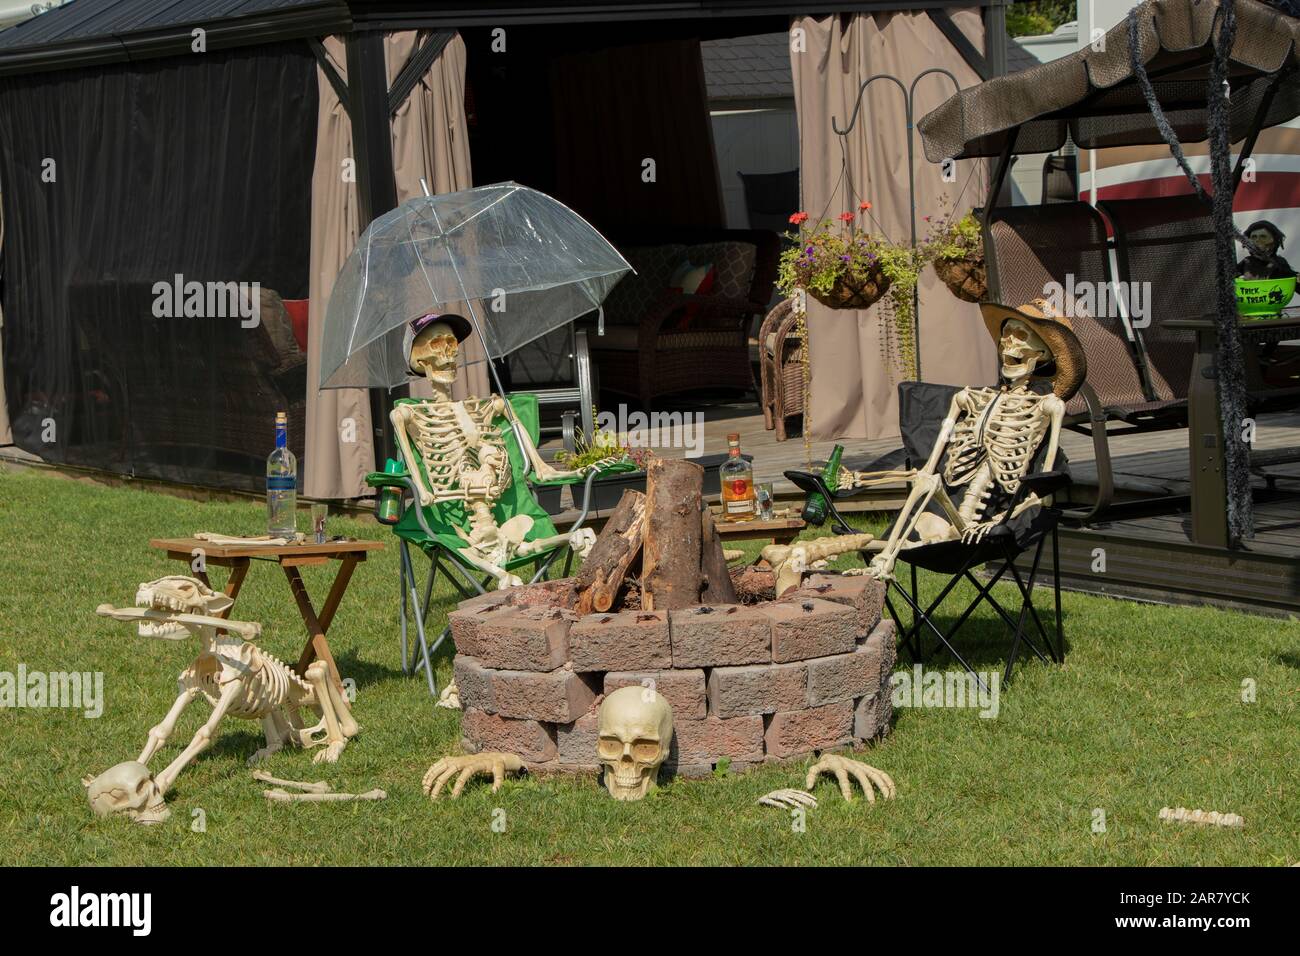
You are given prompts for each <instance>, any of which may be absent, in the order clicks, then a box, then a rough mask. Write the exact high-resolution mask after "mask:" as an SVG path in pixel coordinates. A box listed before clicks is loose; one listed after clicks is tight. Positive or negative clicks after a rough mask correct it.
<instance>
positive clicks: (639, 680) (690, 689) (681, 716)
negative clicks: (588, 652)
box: [604, 668, 708, 720]
mask: <svg viewBox="0 0 1300 956" xmlns="http://www.w3.org/2000/svg"><path fill="white" fill-rule="evenodd" d="M620 687H653V688H654V690H655V692H656V693H659V694H662V695H663V696H664V699H665V700H667V701H668V704H669V706H670V707H672V709H673V720H701V719H703V718H704V717H705V716H706V715H707V713H708V711H707V710H706V707H705V694H704V671H702V670H700V669H699V668H692V669H689V670H672V671H665V670H660V671H610V672H609V673H608V674H606V675H605V685H604V690H605V693H606V694H610V693H613V692H614V691H616V690H618V689H619V688H620Z"/></svg>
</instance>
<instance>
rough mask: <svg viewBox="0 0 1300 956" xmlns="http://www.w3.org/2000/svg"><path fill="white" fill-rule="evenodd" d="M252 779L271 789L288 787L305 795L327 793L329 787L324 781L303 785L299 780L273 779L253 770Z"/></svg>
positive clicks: (262, 772) (265, 773) (264, 773)
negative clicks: (267, 785) (268, 785)
mask: <svg viewBox="0 0 1300 956" xmlns="http://www.w3.org/2000/svg"><path fill="white" fill-rule="evenodd" d="M253 779H254V780H258V781H260V782H262V783H269V784H271V786H273V787H289V788H290V789H292V790H302V791H305V792H307V793H329V792H330V790H331V787H330V785H329V784H328V783H326V782H325V781H324V780H317V781H316V782H315V783H304V782H303V781H301V780H281V779H280V778H279V777H273V776H271V775H270V774H269V773H267V772H266V771H265V770H254V771H253Z"/></svg>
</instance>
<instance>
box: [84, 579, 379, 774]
mask: <svg viewBox="0 0 1300 956" xmlns="http://www.w3.org/2000/svg"><path fill="white" fill-rule="evenodd" d="M135 601H136V607H133V608H115V607H113V606H111V605H109V604H101V605H100V606H99V607H98V608H97V609H96V613H97V614H100V615H102V616H104V617H111V618H113V619H114V620H118V621H129V622H137V623H138V624H139V633H140V635H141V636H142V637H154V638H158V639H161V640H169V641H178V640H184V639H185V638H186V637H189V636H195V637H198V638H199V640H200V641H201V642H202V645H203V649H202V651H201V652H200V654H199V656H198V657H197V658H195V659H194V662H193V663H192V664H190V666H189V667H187V668H186V669H185V670H184V671H183V672H182V673H181V675H180V679H179V681H178V684H179V690H180V692H179V694H178V695H177V697H176V700H175V702H174V703H173V704H172V707H171V710H169V711H168V712H167V716H166V717H164V718H163V720H162V722H161V723H160V724H158V725H157V726H156V727H154V728H153V729H152V730H150V731H149V739H148V741H146V743H145V746H144V749H143V750H142V751H141V752H140V756H139V758H138V760H137V761H136V763H138V764H141V765H146V766H147V765H148V763H149V761H150V759H152V757H153V756H154V754H156V753H157V752H158V751H159V750H160V749H161V748H162V747H163V745H164V744H166V742H167V740H168V738H169V737H171V735H172V731H173V730H174V729H175V727H176V722H177V721H178V720H179V719H180V716H181V714H182V713H183V712H184V711H185V708H186V707H187V706H189V704H190V702H191V701H193V700H195V699H196V698H198V697H204V698H206V699H207V701H208V703H209V704H211V705H212V714H211V716H210V717H209V718H208V719H207V721H206V722H205V723H204V724H203V726H202V727H200V728H199V729H198V731H197V732H196V733H195V734H194V737H193V739H191V740H190V743H189V745H188V746H187V747H186V748H185V749H184V750H182V751H181V753H180V754H179V755H178V756H177V757H176V759H175V760H173V761H172V762H171V763H170V764H168V765H167V767H166V769H164V770H163V771H162V772H161V773H159V774H158V775H157V777H156V778H155V779H154V781H153V782H154V784H155V785H156V787H157V793H158V795H159V796H161V795H162V794H165V793H166V792H167V791H168V789H170V787H171V785H172V784H173V783H174V782H175V780H176V777H177V776H179V775H180V773H181V771H182V770H184V769H185V768H186V767H187V766H189V765H190V764H191V763H192V762H193V761H194V760H195V759H196V758H197V757H198V756H199V754H201V753H202V752H203V751H204V750H206V749H207V748H208V747H210V746H211V745H212V741H213V739H214V738H215V737H216V733H217V727H218V725H219V724H220V723H221V721H222V719H223V718H225V717H227V716H230V717H241V718H244V719H247V720H254V719H256V720H261V722H262V729H263V730H264V731H265V732H266V746H265V747H262V748H261V749H260V750H258V751H257V752H256V753H254V754H253V755H252V757H250V758H249V760H248V762H249V764H250V765H251V764H254V763H257V762H259V761H260V760H263V759H264V758H266V757H268V756H270V755H271V754H273V753H275V752H276V751H277V750H279V749H281V748H282V747H283V746H284V745H285V744H294V745H295V746H298V747H316V746H322V745H323V746H324V749H323V750H322V751H321V752H320V753H318V754H317V755H316V758H315V759H316V762H317V763H320V762H326V763H333V762H335V761H336V760H338V758H339V755H340V754H341V753H342V752H343V748H344V747H345V746H347V742H348V739H349V738H351V737H353V736H355V735H356V733H357V724H356V721H354V720H353V719H352V713H351V711H350V709H349V708H348V704H347V701H346V700H345V699H344V698H343V697H342V695H341V694H340V693H339V691H338V688H337V687H336V686H335V685H334V682H333V681H332V680H330V677H329V669H328V668H327V667H326V665H325V663H324V662H322V661H316V662H314V663H313V664H312V665H311V666H310V667H308V668H307V675H306V680H304V679H303V678H302V677H299V676H298V674H297V673H295V672H294V671H293V670H292V669H291V668H290V667H289V665H288V664H286V663H284V662H283V661H281V660H280V659H279V658H277V657H275V656H273V655H272V654H269V653H267V652H266V651H264V650H262V649H261V648H260V647H257V646H255V645H253V644H250V643H248V642H249V641H252V640H256V639H257V638H258V637H259V636H261V632H262V627H261V625H260V624H252V623H246V622H243V621H229V620H226V619H224V618H222V617H219V616H218V615H220V614H222V613H224V612H225V611H227V610H229V608H230V607H231V605H232V604H233V603H234V601H233V600H232V599H231V598H229V597H227V596H226V595H225V594H220V593H217V592H215V591H213V590H211V589H210V588H208V587H207V586H206V585H204V584H203V583H202V582H201V581H199V580H197V579H196V578H190V577H183V576H181V575H169V576H167V577H164V578H159V579H158V580H156V581H150V582H148V583H146V584H142V585H140V589H139V591H138V592H137V593H136V597H135ZM302 707H310V708H312V709H314V710H315V711H316V712H317V713H319V715H320V721H319V723H317V724H315V725H313V726H310V727H306V726H304V725H303V721H302V719H301V718H300V716H299V713H298V712H299V710H300V709H301V708H302ZM110 773H111V771H110Z"/></svg>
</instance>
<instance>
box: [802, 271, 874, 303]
mask: <svg viewBox="0 0 1300 956" xmlns="http://www.w3.org/2000/svg"><path fill="white" fill-rule="evenodd" d="M887 291H889V277H888V276H886V275H885V273H884V270H883V269H881V268H880V266H875V267H874V268H872V269H869V270H868V272H867V274H866V275H865V276H863V277H862V278H855V277H853V276H840V277H839V278H837V279H836V280H835V285H834V286H832V287H831V290H830V291H829V292H818V291H817V290H815V289H809V290H808V294H809V295H810V296H812V297H813V298H814V299H816V300H817V301H818V302H820V303H821V304H822V305H824V306H826V307H827V308H830V309H865V308H868V307H870V306H872V305H875V304H876V302H877V300H879V299H880V297H881V296H882V295H884V294H885V293H886V292H887Z"/></svg>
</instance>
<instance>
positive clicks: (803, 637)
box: [759, 598, 858, 664]
mask: <svg viewBox="0 0 1300 956" xmlns="http://www.w3.org/2000/svg"><path fill="white" fill-rule="evenodd" d="M759 611H760V613H762V614H764V615H766V616H767V618H768V620H769V621H771V623H772V660H773V661H775V662H776V663H778V664H783V663H788V662H789V661H804V660H811V659H812V658H814V657H827V656H829V655H831V654H846V653H848V652H849V651H851V650H853V649H854V648H855V647H856V646H857V616H858V615H857V612H855V611H854V610H853V609H852V608H851V607H846V606H845V605H843V604H836V603H834V602H832V601H827V600H823V599H822V598H807V599H803V600H798V601H780V602H777V603H775V604H768V605H765V606H762V607H760V608H759Z"/></svg>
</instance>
